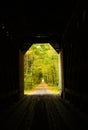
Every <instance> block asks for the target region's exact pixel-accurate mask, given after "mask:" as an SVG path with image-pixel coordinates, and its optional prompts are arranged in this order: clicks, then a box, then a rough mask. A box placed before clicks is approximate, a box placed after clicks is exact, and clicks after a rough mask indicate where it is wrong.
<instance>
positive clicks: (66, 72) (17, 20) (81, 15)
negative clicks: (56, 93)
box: [0, 0, 88, 130]
mask: <svg viewBox="0 0 88 130" xmlns="http://www.w3.org/2000/svg"><path fill="white" fill-rule="evenodd" d="M2 5H3V6H2V7H1V8H0V61H1V62H0V113H1V117H0V121H1V122H2V123H1V122H0V123H1V124H3V126H4V127H5V125H4V124H6V123H7V120H6V122H4V120H5V117H6V115H5V114H4V113H9V114H7V115H9V116H10V113H11V110H12V108H11V107H12V106H14V104H16V103H18V102H19V101H20V100H22V99H23V98H24V82H23V80H24V77H23V73H24V70H23V68H24V67H23V64H24V60H23V57H24V54H25V52H26V51H27V50H28V48H29V47H30V46H31V45H32V44H33V43H47V42H48V43H50V44H51V45H52V46H53V47H54V48H55V49H56V51H57V52H58V53H59V52H62V55H61V56H62V62H63V63H62V66H63V69H62V71H63V86H64V87H63V91H62V94H61V97H59V98H60V99H58V98H56V97H55V100H57V99H58V101H57V103H58V102H59V100H61V102H63V106H64V108H63V109H61V110H62V113H65V109H67V110H66V111H68V110H69V109H70V108H71V111H73V110H74V111H76V113H79V119H80V118H81V119H82V123H79V124H80V126H81V124H82V126H81V128H80V129H83V128H84V127H85V126H87V122H88V79H87V75H88V48H87V42H88V39H87V31H88V21H87V15H88V14H87V8H86V2H85V1H83V2H81V1H80V0H76V1H73V0H68V1H63V0H62V1H60V2H58V3H55V2H54V3H49V4H48V3H46V2H39V3H38V1H37V2H35V3H30V4H29V3H26V2H25V3H22V2H21V3H17V4H16V3H11V4H9V5H8V3H6V4H2ZM28 98H29V99H30V97H28ZM44 98H45V96H44ZM45 99H46V100H49V101H50V100H52V101H53V98H51V99H50V97H48V99H47V98H45ZM45 99H43V98H42V99H40V100H38V97H36V98H35V101H36V102H37V101H38V103H37V107H38V109H40V111H43V112H44V110H45V109H44V108H43V106H44V104H43V105H42V101H43V102H44V100H45ZM26 100H27V99H26ZM32 100H33V101H34V99H32ZM52 101H51V103H52ZM46 102H47V101H46ZM39 103H40V104H39ZM41 105H42V106H41ZM15 106H16V105H15ZM51 106H52V105H51ZM37 107H36V108H35V109H36V110H37ZM65 107H66V108H65ZM13 108H14V107H13ZM10 109H11V110H10ZM31 109H32V108H31ZM14 110H16V109H15V108H14ZM14 110H13V111H14ZM17 110H18V109H17ZM9 111H10V112H9ZM69 111H70V110H69ZM17 112H18V111H17ZM41 113H42V112H40V114H41ZM49 114H50V113H49ZM18 115H19V114H18ZM36 115H37V114H36ZM41 115H42V114H41ZM68 115H69V116H70V114H68ZM9 116H8V118H9ZM43 116H44V115H43ZM76 116H77V115H76V114H75V119H76ZM30 117H32V116H31V115H30ZM13 118H14V116H13ZM13 118H11V119H13ZM15 118H16V117H15ZM15 118H14V122H15ZM20 118H21V117H20ZM43 118H44V119H45V117H43ZM52 118H53V117H52ZM54 118H55V117H54ZM63 118H64V119H67V120H68V122H69V119H68V118H69V117H67V116H66V115H65V114H64V115H63ZM70 118H72V117H70ZM6 119H7V118H6ZM18 119H19V118H18ZM37 119H39V120H40V118H37ZM81 119H80V120H81ZM23 120H24V122H25V119H23ZM64 121H66V120H64ZM64 121H63V122H64ZM18 122H19V123H20V121H18ZM35 122H36V119H35V120H34V124H35ZM40 122H42V116H41V121H40ZM44 122H45V121H43V124H42V126H43V125H44ZM58 122H59V121H58V120H57V124H58ZM73 122H74V121H73ZM73 122H72V124H73ZM79 122H80V121H79ZM16 123H17V120H16ZM53 123H55V122H53ZM84 123H85V125H84ZM8 124H9V123H7V125H6V128H9V129H10V127H11V128H13V125H12V126H9V125H8ZM13 124H14V125H15V123H13ZM17 124H18V123H17ZM29 124H30V123H29ZM32 124H33V123H32ZM37 124H38V120H37ZM51 124H52V123H51ZM62 124H63V123H62ZM62 124H61V126H63V125H62ZM72 124H70V123H67V125H68V126H69V129H75V128H76V127H77V124H76V125H75V124H74V125H72ZM59 125H60V124H59ZM42 126H41V127H40V126H39V125H38V126H36V128H37V127H38V128H42ZM45 126H46V129H48V130H49V129H55V130H56V129H57V127H58V126H55V127H54V126H52V127H50V128H48V127H47V124H46V125H45ZM71 126H72V127H71ZM80 126H79V125H78V128H79V127H80ZM4 127H3V128H2V130H3V129H6V128H4ZM23 128H24V127H23ZM14 129H17V128H15V127H14ZM18 129H22V128H20V127H19V125H18ZM25 129H28V128H27V125H26V128H25ZM30 129H34V126H33V125H32V127H31V128H30ZM60 129H63V128H60ZM11 130H12V129H11Z"/></svg>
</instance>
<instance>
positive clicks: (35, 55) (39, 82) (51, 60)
mask: <svg viewBox="0 0 88 130" xmlns="http://www.w3.org/2000/svg"><path fill="white" fill-rule="evenodd" d="M59 74H60V73H59V54H58V53H57V52H56V51H55V49H54V48H53V47H52V46H51V45H50V44H49V43H46V44H45V43H42V44H33V45H32V46H31V47H30V48H29V50H28V51H27V52H26V54H25V55H24V94H34V95H43V94H60V93H61V88H60V82H59V80H60V78H59V77H60V75H59Z"/></svg>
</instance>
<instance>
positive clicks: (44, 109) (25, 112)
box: [0, 95, 87, 130]
mask: <svg viewBox="0 0 88 130" xmlns="http://www.w3.org/2000/svg"><path fill="white" fill-rule="evenodd" d="M86 128H87V122H86V121H85V120H83V119H82V118H80V115H79V114H78V113H77V112H75V111H73V110H72V109H71V108H70V107H69V105H65V103H63V101H62V100H61V99H60V97H59V96H58V95H31V96H30V95H28V96H24V97H23V98H22V99H21V100H20V101H18V102H15V103H13V105H10V106H9V107H8V108H6V109H5V108H4V109H3V110H2V111H1V112H0V130H65V129H67V130H75V129H78V130H85V129H86Z"/></svg>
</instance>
